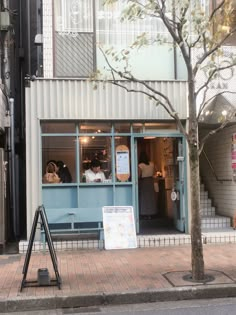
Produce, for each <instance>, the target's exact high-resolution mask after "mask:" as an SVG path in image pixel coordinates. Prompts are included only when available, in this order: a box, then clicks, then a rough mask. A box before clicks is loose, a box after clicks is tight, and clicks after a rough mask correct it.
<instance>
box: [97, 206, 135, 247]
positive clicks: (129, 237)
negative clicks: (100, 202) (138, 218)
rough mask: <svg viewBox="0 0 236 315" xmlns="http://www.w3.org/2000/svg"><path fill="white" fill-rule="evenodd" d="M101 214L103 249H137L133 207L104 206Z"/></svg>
mask: <svg viewBox="0 0 236 315" xmlns="http://www.w3.org/2000/svg"><path fill="white" fill-rule="evenodd" d="M102 213H103V228H104V240H105V249H125V248H126V249H127V248H137V237H136V229H135V220H134V210H133V207H131V206H106V207H103V208H102Z"/></svg>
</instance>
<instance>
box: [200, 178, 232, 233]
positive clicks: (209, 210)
mask: <svg viewBox="0 0 236 315" xmlns="http://www.w3.org/2000/svg"><path fill="white" fill-rule="evenodd" d="M200 205H201V216H202V218H201V226H202V230H203V231H204V230H214V231H216V230H218V231H219V230H225V229H232V227H231V218H230V217H224V216H220V215H216V213H215V207H213V206H212V200H211V199H210V198H209V197H208V191H206V190H205V187H204V184H201V185H200Z"/></svg>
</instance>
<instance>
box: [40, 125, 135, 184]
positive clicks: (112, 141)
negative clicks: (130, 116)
mask: <svg viewBox="0 0 236 315" xmlns="http://www.w3.org/2000/svg"><path fill="white" fill-rule="evenodd" d="M41 130H42V182H43V184H49V183H55V184H58V181H57V180H55V182H53V181H50V182H49V181H48V182H47V180H45V177H44V175H45V173H48V172H49V173H52V172H53V171H55V172H56V173H59V171H58V167H62V168H63V171H65V169H66V170H67V172H69V173H70V174H71V179H70V180H69V179H68V180H61V181H60V184H68V183H75V184H76V183H83V184H84V183H91V182H93V183H99V182H103V183H106V184H109V183H114V182H117V183H118V182H129V181H131V154H130V152H131V144H130V132H131V124H130V123H114V124H112V123H108V122H105V123H103V122H81V123H77V124H76V123H73V122H71V123H65V122H51V123H49V122H42V124H41ZM49 163H54V164H56V167H55V169H52V164H50V167H48V164H49ZM58 163H59V164H60V165H58ZM94 163H95V164H96V165H94ZM88 174H90V175H92V177H91V176H89V175H88Z"/></svg>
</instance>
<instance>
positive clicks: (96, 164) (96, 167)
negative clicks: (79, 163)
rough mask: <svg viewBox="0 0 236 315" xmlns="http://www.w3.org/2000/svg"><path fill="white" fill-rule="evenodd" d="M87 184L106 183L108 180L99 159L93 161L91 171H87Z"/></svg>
mask: <svg viewBox="0 0 236 315" xmlns="http://www.w3.org/2000/svg"><path fill="white" fill-rule="evenodd" d="M85 177H86V182H87V183H91V182H104V180H105V179H106V177H105V175H104V173H103V171H101V162H100V161H99V160H97V159H95V160H92V161H91V164H90V169H88V170H87V171H85Z"/></svg>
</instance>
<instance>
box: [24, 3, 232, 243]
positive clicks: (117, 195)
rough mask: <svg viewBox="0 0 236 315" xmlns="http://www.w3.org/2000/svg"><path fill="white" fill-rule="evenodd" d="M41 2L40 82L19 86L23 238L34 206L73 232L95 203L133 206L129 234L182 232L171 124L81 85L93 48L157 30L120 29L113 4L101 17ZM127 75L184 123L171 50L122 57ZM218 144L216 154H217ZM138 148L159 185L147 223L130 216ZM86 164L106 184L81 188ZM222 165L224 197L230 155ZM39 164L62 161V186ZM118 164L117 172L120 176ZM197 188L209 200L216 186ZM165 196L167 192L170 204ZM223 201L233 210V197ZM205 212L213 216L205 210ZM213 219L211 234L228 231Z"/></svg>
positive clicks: (96, 7)
mask: <svg viewBox="0 0 236 315" xmlns="http://www.w3.org/2000/svg"><path fill="white" fill-rule="evenodd" d="M42 2H43V8H42V9H43V10H42V19H43V36H42V37H43V76H42V77H40V78H39V77H36V79H35V78H33V80H31V79H30V78H29V80H27V82H26V83H27V87H26V89H25V93H26V157H27V160H26V164H27V236H28V237H29V234H30V230H31V226H32V221H33V216H34V212H35V209H36V208H37V207H38V206H39V205H41V204H44V206H45V209H46V213H47V216H48V220H49V223H50V227H51V228H52V229H63V230H64V229H69V230H70V229H71V228H72V229H75V230H76V229H80V228H81V223H82V224H84V226H85V227H87V228H88V229H89V228H90V227H91V226H92V225H91V224H93V223H94V222H97V221H101V220H102V207H103V206H133V208H134V213H135V222H136V230H137V233H140V234H142V233H147V232H148V233H149V234H150V233H151V232H152V230H153V229H154V230H155V233H158V229H159V230H160V222H165V223H166V224H167V225H166V226H165V227H166V228H168V229H172V230H173V229H176V231H177V230H178V231H180V232H185V233H188V232H189V228H190V224H189V221H190V211H189V209H190V207H189V205H190V200H189V194H188V186H189V175H188V163H187V161H188V158H187V156H188V155H187V144H186V141H185V139H184V137H183V135H182V134H181V133H180V132H179V130H178V128H177V127H176V124H175V122H174V121H173V120H172V119H170V117H169V116H168V114H167V113H166V112H165V111H164V109H163V108H161V107H160V106H158V107H156V106H155V104H154V103H153V102H151V101H150V100H149V98H148V97H147V96H145V95H143V94H140V93H127V92H126V91H125V90H124V89H122V88H120V87H118V86H114V85H111V84H110V83H109V82H106V83H103V82H96V89H95V88H94V85H95V83H94V82H90V81H89V80H87V78H89V76H90V75H91V73H92V72H93V71H95V70H97V69H100V70H103V69H104V67H106V63H105V60H104V58H103V56H102V54H101V52H100V50H99V46H98V43H99V45H102V47H103V48H104V49H105V47H109V46H110V45H113V46H114V47H115V49H120V48H122V47H124V46H125V45H129V44H130V43H132V42H133V40H134V39H135V37H136V36H137V35H138V33H141V32H145V31H147V32H152V30H153V29H155V32H156V29H158V30H159V32H165V30H164V28H163V26H162V25H161V24H160V23H157V22H156V21H154V20H152V19H149V20H145V21H141V22H138V23H136V24H134V23H131V22H129V23H123V24H121V23H120V21H119V18H118V15H117V14H118V12H119V10H120V6H119V4H118V5H117V6H115V7H114V8H113V11H111V10H110V9H109V10H108V9H105V8H104V7H103V6H102V2H103V1H100V0H97V1H93V0H87V1H74V0H73V1H72V0H67V1H63V0H54V1H53V0H43V1H42ZM120 5H122V4H120ZM37 38H39V36H38V37H37ZM156 56H158V58H156ZM163 61H164V62H163ZM119 66H120V65H119ZM40 69H42V67H41V68H40ZM131 69H132V71H133V72H134V74H135V75H136V76H137V77H140V78H141V79H143V80H146V81H147V82H148V83H149V84H150V85H151V86H152V87H153V88H155V89H158V90H159V91H160V92H162V93H164V94H165V95H167V96H168V97H169V98H170V100H171V101H173V103H174V105H175V108H176V111H177V112H178V113H179V115H180V118H181V120H182V121H184V122H186V121H187V117H188V112H187V106H186V104H187V92H188V91H187V84H186V81H185V80H186V70H185V68H184V67H183V61H182V60H181V58H180V57H179V54H178V53H176V50H175V49H173V50H171V51H170V50H169V47H168V46H167V45H166V46H165V45H162V46H161V47H155V46H151V47H147V48H142V49H141V50H140V51H138V52H136V53H135V54H134V53H133V55H132V56H131ZM127 87H128V88H132V89H140V88H142V87H141V85H139V84H137V83H127ZM233 132H234V127H231V129H227V130H226V131H225V132H224V133H223V134H222V136H223V135H225V134H227V137H228V142H229V143H230V141H231V138H230V137H231V133H233ZM212 144H213V143H210V144H209V147H207V150H208V149H209V150H210V151H211V153H212V152H213V150H215V149H216V147H217V146H216V145H213V148H211V146H212ZM224 145H225V143H224V144H223V145H222V147H221V150H222V154H226V151H225V150H224ZM142 150H145V151H146V153H148V155H149V156H150V159H151V160H152V161H153V162H154V163H155V165H156V171H158V174H161V175H162V176H161V177H158V176H156V177H155V181H156V183H158V186H159V188H158V192H156V212H155V213H153V215H152V217H151V220H149V223H150V224H147V222H146V221H145V220H143V218H141V217H140V213H139V189H138V188H139V187H138V172H137V169H138V159H139V154H140V152H141V151H142ZM121 152H123V153H124V154H126V157H127V161H128V162H127V164H124V165H121V166H120V165H119V164H117V163H118V160H119V154H121ZM229 153H230V152H229ZM94 157H97V158H99V159H100V161H101V162H102V169H103V170H104V173H105V176H106V181H105V182H102V183H84V182H83V174H84V171H85V170H86V169H87V168H88V167H89V164H90V162H91V160H92V159H93V158H94ZM224 159H225V161H226V160H227V159H228V161H227V168H226V167H225V168H224V170H222V172H225V171H226V169H227V170H228V177H227V178H228V179H231V182H230V181H227V187H228V185H229V186H230V187H231V188H230V189H231V191H232V192H233V190H234V189H235V183H234V182H233V181H232V174H231V173H230V170H231V169H230V167H231V163H230V154H229V156H228V158H227V157H226V156H225V157H224ZM49 160H56V161H58V160H61V161H63V163H64V164H65V165H67V166H68V167H69V169H70V172H71V175H72V182H70V183H60V184H46V183H43V182H42V178H43V175H44V173H45V167H46V163H47V162H48V161H49ZM221 162H222V161H221ZM221 162H220V163H221ZM202 164H203V168H204V174H206V172H210V171H209V169H210V168H209V167H208V166H207V165H206V163H205V162H204V161H202ZM119 167H121V168H122V167H123V169H124V170H125V171H124V172H123V173H122V170H120V168H119ZM217 167H218V166H217ZM206 168H207V171H206V170H205V169H206ZM120 174H122V175H125V176H120ZM222 176H223V173H222ZM207 184H208V187H209V185H210V186H211V189H212V190H213V191H212V190H211V193H212V196H214V194H217V190H215V188H216V189H219V186H220V182H218V186H217V185H216V186H215V188H214V186H212V185H211V182H209V181H207ZM224 185H225V184H224ZM209 190H210V187H209ZM172 191H177V199H176V200H174V201H173V200H171V192H172ZM217 196H218V198H220V199H221V200H218V201H217V206H218V205H219V207H217V210H218V214H220V215H224V216H226V217H228V216H232V215H233V207H234V205H233V204H232V205H231V206H230V207H228V208H225V207H223V204H222V199H223V196H222V197H220V196H221V194H217ZM224 198H225V197H224ZM216 200H217V199H216ZM232 203H234V204H235V206H236V200H235V201H234V202H233V201H232ZM208 204H209V202H208ZM203 208H204V209H205V208H206V207H205V206H203ZM210 208H211V210H210V211H211V215H214V209H213V205H212V206H211V205H210ZM207 211H208V210H206V213H205V215H207ZM208 214H209V213H208ZM214 222H215V221H214ZM217 222H219V223H217V224H218V225H214V228H220V227H221V228H222V227H227V225H225V226H223V222H226V224H228V227H229V226H230V219H227V218H221V219H220V221H219V220H218V221H217ZM86 224H87V225H86ZM205 227H209V226H205Z"/></svg>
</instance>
